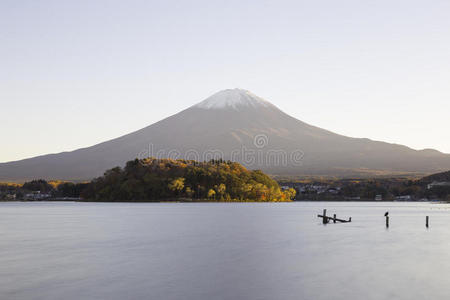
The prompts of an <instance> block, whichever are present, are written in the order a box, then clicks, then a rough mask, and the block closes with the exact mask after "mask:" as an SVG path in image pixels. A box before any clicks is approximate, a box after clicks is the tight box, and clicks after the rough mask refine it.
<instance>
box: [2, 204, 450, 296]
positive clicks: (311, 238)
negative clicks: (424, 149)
mask: <svg viewBox="0 0 450 300" xmlns="http://www.w3.org/2000/svg"><path fill="white" fill-rule="evenodd" d="M323 208H327V209H328V211H329V213H330V214H332V213H337V214H338V217H339V216H342V217H349V216H351V217H352V219H353V222H352V223H348V224H329V225H326V226H324V225H322V224H321V223H320V220H319V219H318V218H317V214H318V213H321V211H322V209H323ZM386 210H389V212H390V216H391V220H390V221H391V222H390V223H391V224H390V225H391V226H390V228H389V230H386V228H385V225H384V224H385V223H384V222H385V221H384V217H383V215H384V212H385V211H386ZM426 215H429V216H430V228H429V229H426V228H425V216H426ZM0 237H1V238H0V299H8V300H9V299H74V300H75V299H76V300H79V299H121V300H122V299H162V300H165V299H195V300H202V299H205V300H206V299H208V300H209V299H312V300H316V299H377V300H378V299H408V300H410V299H450V206H449V205H445V204H428V203H354V202H353V203H336V202H322V203H313V202H302V203H273V204H263V203H201V204H200V203H191V204H188V203H186V204H184V203H145V204H139V203H69V202H65V203H55V202H53V203H52V202H36V203H20V202H9V203H7V202H3V203H0Z"/></svg>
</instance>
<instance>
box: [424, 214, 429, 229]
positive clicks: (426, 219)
mask: <svg viewBox="0 0 450 300" xmlns="http://www.w3.org/2000/svg"><path fill="white" fill-rule="evenodd" d="M429 220H430V217H429V216H426V218H425V226H426V227H427V228H428V221H429Z"/></svg>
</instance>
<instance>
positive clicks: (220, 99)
mask: <svg viewBox="0 0 450 300" xmlns="http://www.w3.org/2000/svg"><path fill="white" fill-rule="evenodd" d="M261 106H262V107H269V106H272V104H271V103H270V102H268V101H266V100H264V99H263V98H261V97H258V96H256V95H255V94H253V93H251V92H249V91H247V90H243V89H228V90H223V91H220V92H218V93H215V94H214V95H212V96H210V97H208V98H207V99H205V100H203V101H202V102H200V103H198V104H197V105H195V107H198V108H203V109H224V108H232V109H235V110H238V109H239V107H261Z"/></svg>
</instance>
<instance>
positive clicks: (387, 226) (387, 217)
mask: <svg viewBox="0 0 450 300" xmlns="http://www.w3.org/2000/svg"><path fill="white" fill-rule="evenodd" d="M386 228H389V216H386Z"/></svg>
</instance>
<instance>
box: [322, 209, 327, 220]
mask: <svg viewBox="0 0 450 300" xmlns="http://www.w3.org/2000/svg"><path fill="white" fill-rule="evenodd" d="M322 216H323V218H322V223H323V224H327V223H328V218H327V210H326V209H324V210H323V214H322Z"/></svg>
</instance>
